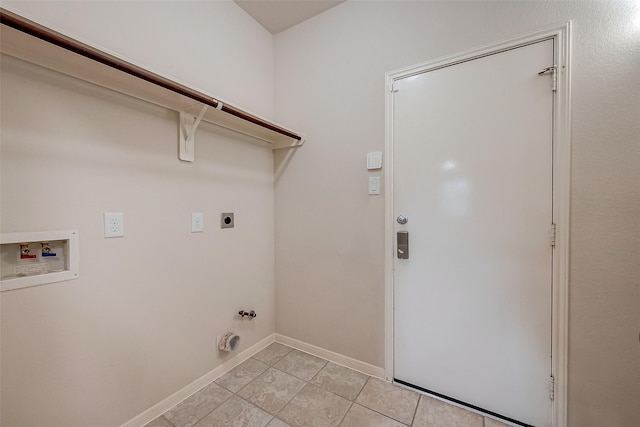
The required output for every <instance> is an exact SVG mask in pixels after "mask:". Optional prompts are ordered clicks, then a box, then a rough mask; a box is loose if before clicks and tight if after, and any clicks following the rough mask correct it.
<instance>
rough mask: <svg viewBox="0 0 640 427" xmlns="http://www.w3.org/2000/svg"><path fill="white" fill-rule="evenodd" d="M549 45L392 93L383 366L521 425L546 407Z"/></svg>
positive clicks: (536, 421) (439, 73)
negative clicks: (387, 324) (389, 265)
mask: <svg viewBox="0 0 640 427" xmlns="http://www.w3.org/2000/svg"><path fill="white" fill-rule="evenodd" d="M553 49H554V40H546V41H540V42H537V43H534V44H530V45H526V46H521V47H518V48H514V49H511V50H507V51H503V52H500V53H495V54H491V55H486V56H483V57H481V58H477V59H473V60H469V61H466V62H461V63H457V64H454V65H450V66H446V67H443V68H439V69H435V70H432V71H428V72H422V73H418V74H415V75H413V76H410V77H406V78H403V79H400V80H397V81H396V82H395V84H394V91H395V92H394V93H393V107H392V108H393V110H392V111H393V112H392V114H393V125H392V126H393V128H392V141H393V215H394V218H396V217H400V216H405V217H406V219H407V221H406V223H404V224H401V223H400V222H404V221H403V220H402V218H400V221H398V222H396V223H395V227H396V229H395V233H397V232H408V243H409V244H408V247H407V248H404V247H403V246H402V245H401V246H399V247H397V248H396V250H398V249H399V250H400V251H402V252H403V253H404V254H406V253H407V252H408V259H398V256H402V255H403V253H400V254H399V255H398V253H397V254H396V259H395V262H394V277H393V288H394V377H395V379H396V380H397V381H399V382H402V383H405V384H408V385H413V386H416V387H418V388H421V389H423V390H426V391H429V392H432V393H433V394H436V395H440V396H442V397H447V398H450V399H452V400H454V401H457V402H460V403H464V404H467V405H469V406H471V407H475V408H476V409H481V410H484V411H486V412H489V413H492V414H495V415H500V416H502V417H504V418H506V419H510V420H512V421H517V422H518V423H522V424H527V425H534V426H548V425H550V417H551V400H550V396H549V384H550V375H551V312H552V305H551V303H552V301H551V296H552V267H553V266H552V255H553V254H552V251H553V248H552V243H551V234H550V233H551V230H552V191H553V189H552V164H553V158H552V153H553V149H552V148H553V141H552V128H553V92H552V90H551V84H552V83H551V76H550V75H544V76H539V75H538V72H540V71H542V70H543V69H545V68H547V67H550V66H552V65H553V63H554V53H553ZM401 234H402V233H401ZM404 236H407V234H404ZM395 238H396V236H395V235H394V239H395Z"/></svg>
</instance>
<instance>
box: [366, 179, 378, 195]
mask: <svg viewBox="0 0 640 427" xmlns="http://www.w3.org/2000/svg"><path fill="white" fill-rule="evenodd" d="M369 194H380V177H379V176H370V177H369Z"/></svg>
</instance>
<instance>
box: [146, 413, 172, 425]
mask: <svg viewBox="0 0 640 427" xmlns="http://www.w3.org/2000/svg"><path fill="white" fill-rule="evenodd" d="M144 427H174V426H173V424H171V422H169V420H167V419H166V418H165V417H164V416H163V415H160V416H159V417H158V418H156V419H155V420H153V421H151V422H150V423H148V424H145V425H144Z"/></svg>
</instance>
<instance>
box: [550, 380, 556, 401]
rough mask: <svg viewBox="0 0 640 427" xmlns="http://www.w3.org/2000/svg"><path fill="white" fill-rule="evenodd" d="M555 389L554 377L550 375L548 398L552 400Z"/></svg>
mask: <svg viewBox="0 0 640 427" xmlns="http://www.w3.org/2000/svg"><path fill="white" fill-rule="evenodd" d="M555 391H556V379H555V378H554V377H553V375H551V376H550V377H549V399H551V400H553V399H554V398H555Z"/></svg>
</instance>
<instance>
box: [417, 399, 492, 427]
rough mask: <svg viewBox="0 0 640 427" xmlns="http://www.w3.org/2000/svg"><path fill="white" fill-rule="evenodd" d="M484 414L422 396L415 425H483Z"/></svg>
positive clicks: (430, 426)
mask: <svg viewBox="0 0 640 427" xmlns="http://www.w3.org/2000/svg"><path fill="white" fill-rule="evenodd" d="M483 418H484V417H483V416H482V415H478V414H476V413H474V412H470V411H467V410H466V409H462V408H460V407H458V406H454V405H451V404H449V403H446V402H443V401H441V400H437V399H434V398H432V397H429V396H424V395H423V396H421V397H420V403H419V404H418V410H417V411H416V418H415V419H414V421H413V426H414V427H483V425H484V424H483V423H484V420H483Z"/></svg>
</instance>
